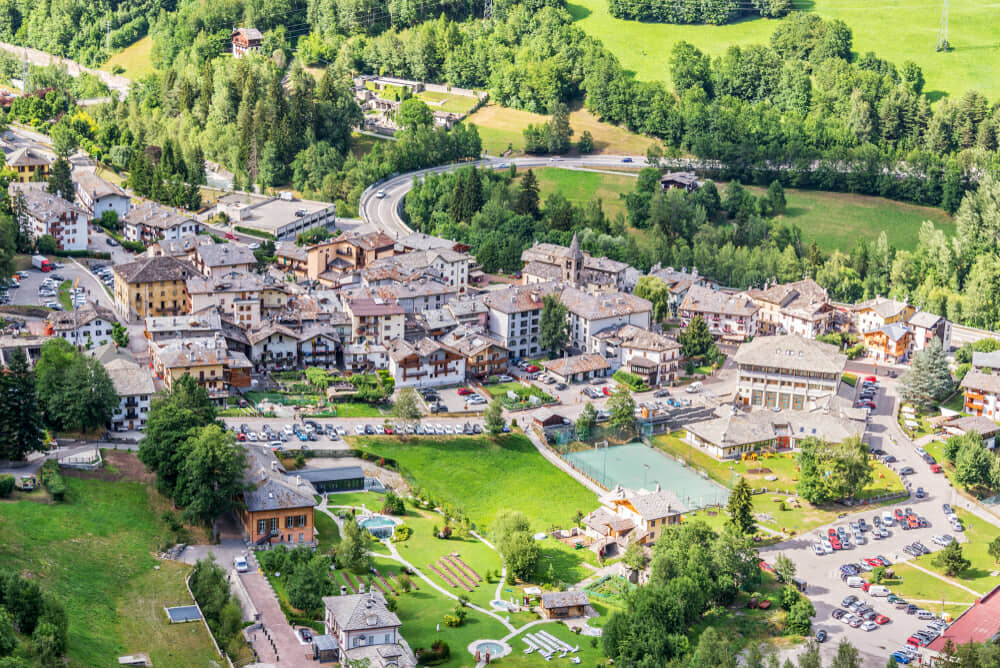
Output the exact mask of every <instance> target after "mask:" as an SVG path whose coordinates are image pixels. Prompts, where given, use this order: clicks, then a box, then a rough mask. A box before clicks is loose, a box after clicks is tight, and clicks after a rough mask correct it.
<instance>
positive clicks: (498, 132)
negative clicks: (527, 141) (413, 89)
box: [465, 104, 656, 155]
mask: <svg viewBox="0 0 1000 668" xmlns="http://www.w3.org/2000/svg"><path fill="white" fill-rule="evenodd" d="M548 118H549V117H548V116H545V115H543V114H533V113H531V112H528V111H519V110H517V109H507V108H505V107H501V106H499V105H496V104H486V105H484V106H482V107H480V108H479V109H478V110H477V111H476V113H474V114H471V115H470V116H469V117H468V118H467V119H466V121H465V122H467V123H472V124H473V125H475V126H476V127H478V128H479V137H480V139H482V142H483V148H484V149H486V150H487V151H488V152H489V154H490V155H499V154H501V153H503V152H504V151H506V150H507V149H508V148H510V149H512V150H513V151H515V152H523V151H524V134H523V131H524V129H525V128H526V127H528V125H530V124H533V123H545V122H547V121H548ZM569 123H570V127H571V128H572V129H573V138H572V139H573V141H574V142H576V141H578V140H579V139H580V135H581V134H583V132H584V130H587V131H589V132H590V134H591V135H592V136H593V137H594V153H608V154H628V155H645V154H646V149H647V148H649V147H650V146H652V145H653V144H655V143H656V140H655V139H652V138H650V137H643V136H642V135H637V134H634V133H632V132H629V131H628V130H626V129H624V128H620V127H618V126H616V125H611V124H610V123H602V122H601V121H599V120H597V118H596V117H595V116H594V115H593V114H591V113H590V112H589V111H587V110H586V109H576V110H574V111H572V112H570V115H569Z"/></svg>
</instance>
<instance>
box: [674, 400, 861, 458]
mask: <svg viewBox="0 0 1000 668" xmlns="http://www.w3.org/2000/svg"><path fill="white" fill-rule="evenodd" d="M684 429H685V430H686V431H687V437H686V439H687V441H688V443H691V444H692V445H694V446H697V447H698V448H701V449H702V450H704V451H705V452H707V453H708V454H710V455H711V456H713V457H715V458H716V459H737V458H739V457H741V456H742V455H743V454H748V453H761V452H784V451H788V450H790V449H793V448H796V447H798V443H799V441H800V440H802V439H803V438H807V437H814V438H819V439H821V440H823V441H826V442H828V443H840V442H841V441H843V440H845V439H847V438H849V437H851V436H859V437H860V436H863V435H864V433H865V430H866V423H865V421H864V420H860V419H851V418H849V417H847V416H846V415H835V414H833V413H827V412H825V411H813V412H804V411H789V412H785V411H782V412H780V413H775V412H774V411H751V412H749V413H741V412H735V413H733V414H731V415H728V416H725V417H719V418H714V419H711V420H705V421H702V422H694V423H689V424H686V425H684Z"/></svg>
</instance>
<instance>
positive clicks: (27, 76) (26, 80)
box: [21, 60, 31, 95]
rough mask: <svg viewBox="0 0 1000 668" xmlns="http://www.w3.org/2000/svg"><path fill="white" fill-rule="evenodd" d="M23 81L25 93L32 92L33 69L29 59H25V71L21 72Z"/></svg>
mask: <svg viewBox="0 0 1000 668" xmlns="http://www.w3.org/2000/svg"><path fill="white" fill-rule="evenodd" d="M21 83H22V84H23V85H24V94H25V95H29V94H31V69H30V65H29V64H28V61H27V60H25V61H24V68H23V73H22V74H21Z"/></svg>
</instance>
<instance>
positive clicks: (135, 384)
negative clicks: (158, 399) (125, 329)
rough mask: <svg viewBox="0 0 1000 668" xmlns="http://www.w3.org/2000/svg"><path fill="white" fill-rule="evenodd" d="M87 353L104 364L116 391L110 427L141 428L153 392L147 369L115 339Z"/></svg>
mask: <svg viewBox="0 0 1000 668" xmlns="http://www.w3.org/2000/svg"><path fill="white" fill-rule="evenodd" d="M88 354H89V355H91V356H92V357H94V358H95V359H96V360H97V361H98V362H100V363H101V364H102V365H103V366H104V368H105V369H106V370H107V372H108V376H110V377H111V383H112V384H113V385H114V387H115V392H116V393H117V394H118V406H117V407H116V408H115V411H114V413H113V414H112V415H111V425H110V426H111V429H112V430H113V431H127V430H132V429H136V430H141V429H144V428H145V426H146V419H147V418H148V417H149V403H150V401H151V400H152V398H153V396H154V395H155V394H156V386H155V385H154V384H153V376H152V374H151V373H150V372H149V369H146V368H143V367H141V366H139V364H138V363H136V361H135V358H134V357H132V354H131V353H130V352H129V351H128V350H126V349H125V348H120V347H119V346H117V345H115V344H114V343H107V344H105V345H102V346H99V347H97V348H93V349H91V350H90V351H88Z"/></svg>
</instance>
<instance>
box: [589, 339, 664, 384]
mask: <svg viewBox="0 0 1000 668" xmlns="http://www.w3.org/2000/svg"><path fill="white" fill-rule="evenodd" d="M590 352H593V353H598V354H600V355H603V356H604V358H605V359H606V360H608V363H609V364H610V365H611V372H612V373H614V372H615V371H617V370H618V369H625V370H626V371H628V372H629V373H634V374H636V375H637V376H639V377H640V378H642V379H643V381H644V382H645V383H646V384H647V385H649V386H650V387H655V386H657V385H664V384H667V383H670V382H671V381H673V380H675V379H676V378H677V377H678V375H679V374H680V361H681V356H682V355H681V346H680V344H679V343H677V341H675V340H674V339H671V338H670V337H668V336H664V335H663V334H658V333H656V332H652V331H650V330H648V329H643V328H642V327H637V326H636V325H622V326H620V327H609V328H608V329H604V330H601V331H599V332H597V333H596V334H594V336H593V338H592V340H591V346H590Z"/></svg>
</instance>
